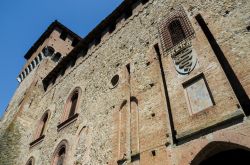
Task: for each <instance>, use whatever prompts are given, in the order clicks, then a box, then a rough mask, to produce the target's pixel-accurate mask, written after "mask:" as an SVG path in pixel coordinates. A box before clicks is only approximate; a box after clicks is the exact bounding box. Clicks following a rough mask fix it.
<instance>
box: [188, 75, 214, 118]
mask: <svg viewBox="0 0 250 165" xmlns="http://www.w3.org/2000/svg"><path fill="white" fill-rule="evenodd" d="M184 88H185V90H186V94H187V100H188V104H189V107H190V110H191V112H192V113H197V112H200V111H202V110H204V109H206V108H208V107H211V106H213V105H214V103H213V100H212V98H211V95H210V93H209V89H208V87H207V85H206V83H205V80H204V77H203V76H200V77H198V78H196V79H195V80H192V81H191V82H188V83H186V85H184Z"/></svg>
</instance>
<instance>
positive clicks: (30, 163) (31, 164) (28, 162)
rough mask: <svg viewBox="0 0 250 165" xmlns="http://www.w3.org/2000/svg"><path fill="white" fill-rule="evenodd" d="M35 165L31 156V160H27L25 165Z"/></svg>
mask: <svg viewBox="0 0 250 165" xmlns="http://www.w3.org/2000/svg"><path fill="white" fill-rule="evenodd" d="M34 164H35V159H34V157H33V156H32V157H31V158H29V160H28V161H27V163H26V165H34Z"/></svg>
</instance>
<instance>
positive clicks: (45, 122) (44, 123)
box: [39, 112, 49, 137]
mask: <svg viewBox="0 0 250 165" xmlns="http://www.w3.org/2000/svg"><path fill="white" fill-rule="evenodd" d="M48 117H49V114H48V112H47V113H46V114H45V116H44V117H43V119H42V120H41V130H39V131H40V133H39V137H41V136H42V135H44V130H45V126H46V124H47V121H48Z"/></svg>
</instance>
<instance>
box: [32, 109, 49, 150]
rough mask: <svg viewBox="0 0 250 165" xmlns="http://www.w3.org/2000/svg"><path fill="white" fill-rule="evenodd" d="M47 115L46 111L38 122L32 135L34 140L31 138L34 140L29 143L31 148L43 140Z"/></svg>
mask: <svg viewBox="0 0 250 165" xmlns="http://www.w3.org/2000/svg"><path fill="white" fill-rule="evenodd" d="M49 115H50V111H49V110H47V111H46V112H45V113H44V114H43V116H42V117H41V119H40V120H39V122H38V125H37V127H36V132H35V134H34V138H33V139H34V140H33V141H32V142H31V143H30V146H31V147H32V146H34V145H36V144H37V143H39V142H41V141H42V140H43V139H44V137H45V131H46V127H47V123H48V119H49Z"/></svg>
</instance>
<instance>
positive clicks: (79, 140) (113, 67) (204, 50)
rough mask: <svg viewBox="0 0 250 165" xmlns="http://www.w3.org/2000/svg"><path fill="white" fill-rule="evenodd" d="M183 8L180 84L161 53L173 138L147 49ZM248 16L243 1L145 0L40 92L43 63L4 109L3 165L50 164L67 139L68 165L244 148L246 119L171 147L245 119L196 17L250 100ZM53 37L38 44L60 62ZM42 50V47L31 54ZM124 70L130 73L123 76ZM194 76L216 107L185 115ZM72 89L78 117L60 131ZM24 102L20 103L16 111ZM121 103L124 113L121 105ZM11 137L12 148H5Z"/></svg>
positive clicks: (0, 132) (47, 63)
mask: <svg viewBox="0 0 250 165" xmlns="http://www.w3.org/2000/svg"><path fill="white" fill-rule="evenodd" d="M180 4H181V5H183V7H184V9H185V11H186V13H187V14H188V17H189V19H190V21H191V23H192V26H193V28H194V30H195V37H194V38H193V39H192V46H193V50H194V51H195V52H196V54H197V59H198V64H197V66H196V67H195V69H194V70H193V71H192V72H191V73H190V74H188V75H180V74H178V73H177V71H176V69H175V66H174V63H173V61H172V58H171V57H170V55H169V54H168V53H167V52H164V53H163V52H162V51H161V53H162V57H161V58H162V63H163V69H164V73H165V79H166V83H167V88H168V94H169V99H170V106H171V112H172V115H173V127H174V129H175V131H173V132H176V135H172V132H171V130H170V123H171V122H170V121H169V117H168V115H169V113H168V112H169V109H167V103H166V98H165V91H164V87H163V80H162V76H161V70H160V63H159V58H158V57H157V54H156V52H155V50H154V45H155V44H156V43H158V44H159V45H161V43H160V38H159V32H158V25H159V23H160V22H161V20H163V18H164V17H165V16H166V14H168V13H169V12H170V11H171V8H172V7H175V6H177V5H180ZM249 9H250V2H249V1H247V0H241V1H233V0H229V1H228V0H223V1H215V0H213V1H198V0H197V1H192V2H191V1H188V2H187V1H184V0H175V1H168V0H149V2H148V3H146V4H145V5H142V4H140V5H139V6H137V7H136V8H135V9H134V10H133V15H132V16H131V17H130V18H128V19H127V20H124V19H122V20H121V21H120V22H119V23H118V24H117V26H116V30H115V31H114V32H113V33H111V34H109V33H108V32H107V33H105V35H104V36H103V37H102V39H101V43H100V44H98V45H97V46H95V45H94V44H93V45H92V46H91V47H90V48H89V50H88V53H87V55H85V56H81V57H80V58H78V59H77V61H76V64H75V65H74V66H73V67H69V68H68V69H67V70H66V72H65V74H64V75H63V76H59V77H58V78H57V80H56V82H55V83H54V85H51V86H49V88H48V90H47V91H44V90H43V84H42V81H41V80H42V78H44V77H45V76H46V75H47V74H48V73H49V72H50V71H51V69H52V68H53V67H54V65H53V63H52V61H51V60H50V59H45V60H44V62H43V63H41V65H40V66H39V67H38V68H37V69H36V70H33V71H32V72H31V73H30V74H29V76H28V77H26V78H25V80H24V81H23V82H22V83H21V84H20V86H19V87H18V89H17V91H16V93H15V95H14V96H13V98H12V100H11V102H10V104H9V108H8V112H6V114H5V116H4V118H3V119H2V120H1V123H0V124H1V129H0V164H4V165H8V164H10V165H14V164H25V163H26V162H27V160H28V159H29V158H30V157H31V156H33V157H34V158H35V164H40V165H44V164H48V165H49V164H51V161H52V159H53V154H54V151H55V149H56V147H57V145H58V144H59V143H60V142H61V141H62V140H64V139H65V140H67V141H68V144H69V148H68V150H67V158H66V159H67V163H66V164H76V165H80V164H82V165H83V164H88V165H89V164H91V165H99V164H100V165H104V164H114V165H115V164H117V161H118V160H121V159H126V160H127V162H126V163H125V164H131V165H137V164H141V165H154V164H155V165H161V164H173V165H174V164H175V165H186V164H189V163H191V162H192V160H193V159H194V158H195V157H196V155H197V154H198V153H199V152H200V151H201V150H202V149H203V148H204V147H205V146H206V145H207V144H209V143H211V142H214V141H223V142H230V143H235V144H240V145H242V146H246V147H250V142H249V138H248V136H249V135H250V130H249V119H247V118H246V119H245V121H244V122H243V121H242V122H240V123H238V124H236V125H232V126H230V127H227V128H224V129H222V128H221V129H218V130H216V131H215V130H214V131H212V133H208V132H207V133H205V134H206V135H204V136H201V137H198V138H195V139H193V140H191V141H187V142H184V143H183V144H182V143H180V144H178V145H176V144H172V138H171V137H172V136H175V137H176V138H177V140H178V139H180V138H182V137H185V136H188V135H190V134H192V133H195V132H197V131H200V130H203V129H205V128H207V127H209V126H212V125H216V124H218V123H220V122H222V121H225V120H227V119H230V118H232V117H235V116H238V115H241V114H243V111H242V110H241V109H240V108H238V107H237V104H239V103H238V100H237V98H236V97H235V94H234V92H233V90H232V88H231V86H230V84H229V82H228V80H227V77H226V76H225V73H224V72H223V70H222V67H221V66H220V64H219V62H218V60H217V58H216V56H215V54H214V52H213V51H212V49H211V46H210V45H209V43H208V41H207V39H206V37H205V35H204V33H203V32H202V30H201V28H200V27H199V25H198V24H197V22H196V20H195V18H194V16H195V15H196V14H198V13H201V15H202V16H203V18H204V20H205V21H206V22H207V24H208V27H209V28H210V30H211V32H212V33H213V35H214V36H215V38H216V40H217V42H218V43H219V45H220V46H221V49H222V50H223V52H224V54H225V56H226V58H227V59H228V60H229V63H230V65H231V67H232V68H233V70H234V71H235V73H236V75H237V77H238V78H239V80H240V82H241V83H242V85H243V87H244V89H245V90H246V92H247V94H248V95H250V87H249V84H250V82H249V81H250V79H249V75H248V72H249V71H250V67H249V66H250V65H249V62H248V60H249V58H250V57H249V56H248V52H249V46H250V45H249V43H250V42H249V32H247V30H246V26H249V19H248V18H249V14H250V13H249V11H250V10H249ZM226 10H228V11H229V13H228V14H225V12H226ZM58 36H59V33H58V32H57V30H55V31H54V32H53V33H52V35H51V37H50V38H49V39H48V41H47V40H46V41H45V43H44V45H51V46H52V44H53V46H54V47H56V49H57V50H60V51H61V52H64V53H65V54H67V53H68V52H69V51H70V50H71V48H70V47H69V46H65V42H62V41H61V40H60V39H59V38H58ZM67 42H68V41H67V40H66V43H67ZM40 49H41V50H42V47H41V48H39V50H37V52H39V51H41V50H40ZM161 50H162V49H161ZM37 52H36V53H37ZM36 53H34V54H36ZM62 54H63V53H62ZM80 55H82V54H80ZM34 56H35V55H34ZM127 64H130V73H129V72H128V70H127V67H126V65H127ZM200 73H203V74H204V77H205V79H206V80H207V83H208V86H209V88H210V90H211V94H212V96H213V99H214V102H215V105H214V106H212V107H209V108H208V109H206V110H204V111H201V112H199V113H197V114H191V113H190V109H189V107H188V104H187V98H186V96H185V91H184V87H183V83H184V82H186V81H188V80H190V79H191V78H192V77H194V76H196V75H198V74H200ZM115 74H119V76H120V79H119V82H118V85H117V86H116V87H115V88H113V87H112V85H111V82H110V80H111V79H112V77H113V76H114V75H115ZM36 80H38V82H37V83H36ZM76 87H80V88H81V90H82V94H81V97H80V99H79V101H80V103H79V108H78V109H77V112H78V113H79V116H78V118H77V120H76V121H75V122H73V123H71V124H70V125H68V126H67V127H65V128H63V129H62V130H60V131H57V125H58V124H59V122H60V121H61V117H62V115H63V112H64V108H65V103H66V100H67V99H68V96H69V95H70V93H71V92H72V91H73V90H74V88H76ZM25 92H26V95H25V94H24V93H25ZM23 97H24V98H25V99H24V101H23V102H22V103H21V104H20V105H19V103H20V101H21V100H22V98H23ZM131 97H135V98H136V99H137V101H138V103H137V104H136V103H135V102H133V101H131V99H130V98H131ZM124 102H126V104H124V105H123V103H124ZM122 105H123V106H122ZM47 110H50V112H51V115H50V117H49V119H48V125H47V127H46V131H45V138H44V140H43V141H42V142H41V143H39V144H37V145H35V146H34V147H32V148H30V146H29V143H30V142H32V141H33V140H34V139H33V135H34V132H35V131H36V129H37V128H36V127H37V123H38V121H39V120H40V119H41V117H42V115H43V114H44V112H45V111H47ZM17 112H18V113H17ZM137 122H138V125H137ZM9 138H10V139H11V140H10V141H9V142H8V143H7V141H8V139H9ZM131 151H132V152H131ZM138 153H140V160H139V161H138V160H137V161H132V162H131V156H132V157H133V156H134V155H136V154H138ZM153 153H155V155H154V154H153ZM201 159H202V158H201ZM197 160H198V159H197Z"/></svg>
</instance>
